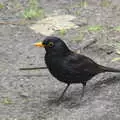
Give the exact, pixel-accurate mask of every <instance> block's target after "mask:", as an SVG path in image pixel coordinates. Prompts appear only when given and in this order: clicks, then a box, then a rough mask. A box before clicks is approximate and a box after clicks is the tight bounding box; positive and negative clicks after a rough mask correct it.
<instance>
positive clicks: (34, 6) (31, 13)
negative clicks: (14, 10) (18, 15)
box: [23, 0, 44, 19]
mask: <svg viewBox="0 0 120 120" xmlns="http://www.w3.org/2000/svg"><path fill="white" fill-rule="evenodd" d="M28 4H29V7H28V8H26V9H25V10H24V12H23V16H24V18H25V19H32V18H38V17H44V10H43V9H42V8H39V7H38V1H37V0H30V1H29V3H28Z"/></svg>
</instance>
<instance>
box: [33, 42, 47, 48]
mask: <svg viewBox="0 0 120 120" xmlns="http://www.w3.org/2000/svg"><path fill="white" fill-rule="evenodd" d="M34 45H35V46H37V47H45V45H43V43H42V42H38V43H34Z"/></svg>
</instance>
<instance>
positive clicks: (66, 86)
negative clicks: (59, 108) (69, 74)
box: [58, 84, 70, 101]
mask: <svg viewBox="0 0 120 120" xmlns="http://www.w3.org/2000/svg"><path fill="white" fill-rule="evenodd" d="M69 86H70V84H67V86H66V87H65V89H64V91H63V92H62V94H61V96H60V97H59V99H58V101H60V100H61V99H62V97H63V96H64V94H65V92H66V91H67V89H68V87H69Z"/></svg>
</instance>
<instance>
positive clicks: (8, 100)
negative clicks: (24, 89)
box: [2, 97, 12, 105]
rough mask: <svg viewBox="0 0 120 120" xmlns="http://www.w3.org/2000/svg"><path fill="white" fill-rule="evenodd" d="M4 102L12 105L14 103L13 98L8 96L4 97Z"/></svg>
mask: <svg viewBox="0 0 120 120" xmlns="http://www.w3.org/2000/svg"><path fill="white" fill-rule="evenodd" d="M2 103H3V104H4V105H10V104H12V100H11V99H10V98H8V97H6V98H4V99H3V101H2Z"/></svg>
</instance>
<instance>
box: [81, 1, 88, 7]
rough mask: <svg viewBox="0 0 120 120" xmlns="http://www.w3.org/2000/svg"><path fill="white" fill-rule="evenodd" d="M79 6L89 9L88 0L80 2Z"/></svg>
mask: <svg viewBox="0 0 120 120" xmlns="http://www.w3.org/2000/svg"><path fill="white" fill-rule="evenodd" d="M79 6H81V7H87V6H88V3H87V1H86V0H82V1H81V2H80V4H79Z"/></svg>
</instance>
